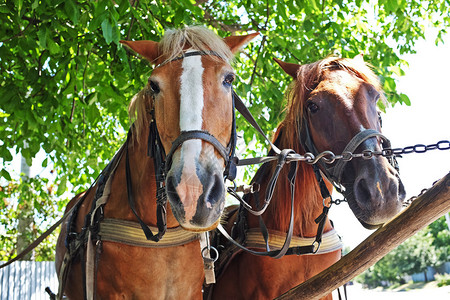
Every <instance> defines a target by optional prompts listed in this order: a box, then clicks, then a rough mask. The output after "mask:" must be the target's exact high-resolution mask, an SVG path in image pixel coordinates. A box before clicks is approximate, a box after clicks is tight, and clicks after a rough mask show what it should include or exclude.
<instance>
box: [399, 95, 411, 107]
mask: <svg viewBox="0 0 450 300" xmlns="http://www.w3.org/2000/svg"><path fill="white" fill-rule="evenodd" d="M400 101H401V102H402V103H405V104H406V105H408V106H411V100H410V99H409V97H408V96H407V95H405V94H400Z"/></svg>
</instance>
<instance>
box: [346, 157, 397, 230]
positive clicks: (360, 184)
mask: <svg viewBox="0 0 450 300" xmlns="http://www.w3.org/2000/svg"><path fill="white" fill-rule="evenodd" d="M383 160H385V158H381V157H378V158H372V159H370V160H366V161H360V164H359V169H360V171H359V172H358V174H360V175H359V176H358V177H357V178H356V180H355V183H354V186H353V193H354V196H355V201H356V203H357V205H358V207H359V209H358V211H359V212H358V213H356V211H355V215H356V217H357V218H358V219H359V220H360V222H361V223H363V225H364V226H366V227H371V226H379V225H381V224H384V223H385V222H387V221H389V220H390V219H391V218H392V217H394V216H395V215H396V214H397V213H398V212H399V211H400V209H401V201H399V195H401V194H402V193H404V192H403V185H402V183H401V182H400V181H399V179H398V176H396V172H395V170H394V169H393V168H392V166H390V165H389V164H388V163H387V162H384V161H383Z"/></svg>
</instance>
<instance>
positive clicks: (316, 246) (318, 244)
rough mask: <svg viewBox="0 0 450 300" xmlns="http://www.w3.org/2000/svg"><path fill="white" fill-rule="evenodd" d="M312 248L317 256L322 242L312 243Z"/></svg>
mask: <svg viewBox="0 0 450 300" xmlns="http://www.w3.org/2000/svg"><path fill="white" fill-rule="evenodd" d="M312 246H313V254H316V253H317V252H318V251H319V248H320V242H319V241H314V242H313V243H312Z"/></svg>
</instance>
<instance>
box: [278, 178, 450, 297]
mask: <svg viewBox="0 0 450 300" xmlns="http://www.w3.org/2000/svg"><path fill="white" fill-rule="evenodd" d="M449 211H450V173H449V174H447V175H446V176H445V177H443V178H442V179H441V180H439V182H437V183H436V184H435V185H434V186H433V187H432V188H430V189H429V190H428V191H427V192H426V193H424V194H423V195H422V196H420V197H418V198H417V199H416V200H415V201H414V202H413V203H412V204H411V205H410V206H409V207H408V208H407V209H405V210H403V211H402V212H401V213H400V214H399V215H397V216H396V217H395V218H394V219H392V220H391V221H390V222H388V223H386V224H384V225H383V226H382V227H380V228H379V229H378V230H377V231H375V232H374V233H372V234H371V235H370V236H369V237H368V238H367V239H365V240H364V241H363V242H362V243H361V244H359V245H358V246H357V247H356V248H355V249H353V250H352V251H351V252H350V253H348V254H347V255H345V256H344V257H343V258H342V259H341V260H339V261H338V262H336V263H335V264H334V265H332V266H331V267H329V268H328V269H326V270H324V271H322V272H321V273H319V274H317V275H316V276H314V277H312V278H310V279H309V280H307V281H305V282H303V283H302V284H300V285H298V286H296V287H294V288H292V289H291V290H289V291H288V292H286V293H284V294H283V295H281V296H280V297H278V298H276V299H308V300H313V299H320V298H322V297H324V296H326V295H328V294H330V293H331V292H332V291H333V290H335V289H337V288H338V287H340V286H342V285H343V284H345V283H346V282H348V281H350V280H352V279H353V278H354V277H355V276H357V275H359V274H361V273H362V272H364V271H365V270H367V269H368V268H369V267H370V266H372V265H374V264H375V263H376V262H377V261H379V260H380V259H381V258H383V257H384V256H385V255H386V254H388V253H389V252H390V251H392V250H393V249H395V248H396V247H397V246H399V245H400V244H401V243H403V242H404V241H405V240H406V239H408V238H409V237H411V236H413V235H414V234H416V233H417V232H418V231H419V230H420V229H422V228H424V227H425V226H427V225H429V224H430V223H432V222H434V221H435V220H437V219H438V218H440V217H441V216H443V215H444V214H445V213H447V212H449Z"/></svg>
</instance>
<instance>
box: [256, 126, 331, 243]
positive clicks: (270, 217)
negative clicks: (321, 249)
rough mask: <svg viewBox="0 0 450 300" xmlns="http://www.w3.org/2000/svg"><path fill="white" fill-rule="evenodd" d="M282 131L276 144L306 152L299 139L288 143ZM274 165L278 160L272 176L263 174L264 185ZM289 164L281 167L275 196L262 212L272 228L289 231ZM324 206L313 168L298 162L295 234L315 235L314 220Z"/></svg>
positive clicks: (268, 225) (281, 147)
mask: <svg viewBox="0 0 450 300" xmlns="http://www.w3.org/2000/svg"><path fill="white" fill-rule="evenodd" d="M279 135H280V136H279V138H278V139H277V144H278V145H277V146H278V147H279V148H280V149H284V148H289V147H291V148H296V149H293V150H294V151H295V152H297V153H304V151H303V150H302V149H300V143H297V145H298V146H294V147H292V145H291V146H289V145H288V143H287V142H286V138H285V136H284V134H283V132H279ZM274 167H275V163H273V164H272V165H271V166H270V170H271V172H270V174H269V176H264V179H263V180H264V182H262V183H261V185H262V186H264V185H266V184H267V183H268V181H269V180H270V177H271V174H272V173H273V169H274ZM289 167H290V165H285V167H284V168H283V170H282V171H281V173H280V175H279V178H278V182H277V185H276V188H275V191H274V194H273V199H272V201H271V203H270V205H269V207H268V208H267V211H266V212H265V213H264V214H263V219H264V221H265V223H266V226H267V227H268V228H269V229H274V230H279V231H282V232H287V230H288V228H289V221H290V214H291V187H290V184H289V181H288V179H287V176H288V171H289ZM322 209H323V206H322V197H321V194H320V189H319V186H318V183H317V180H316V177H315V174H314V171H313V168H312V167H311V166H310V165H308V164H306V163H304V162H298V168H297V176H296V180H295V193H294V234H295V235H300V236H305V237H312V236H315V235H316V231H317V224H316V223H315V221H314V220H315V219H316V218H317V217H318V216H319V215H320V214H321V213H322ZM327 223H328V222H327ZM329 227H330V225H329V224H327V225H326V227H325V230H326V231H327V230H329Z"/></svg>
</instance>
